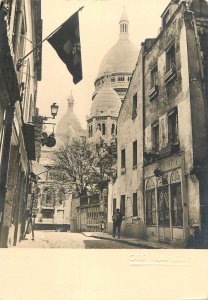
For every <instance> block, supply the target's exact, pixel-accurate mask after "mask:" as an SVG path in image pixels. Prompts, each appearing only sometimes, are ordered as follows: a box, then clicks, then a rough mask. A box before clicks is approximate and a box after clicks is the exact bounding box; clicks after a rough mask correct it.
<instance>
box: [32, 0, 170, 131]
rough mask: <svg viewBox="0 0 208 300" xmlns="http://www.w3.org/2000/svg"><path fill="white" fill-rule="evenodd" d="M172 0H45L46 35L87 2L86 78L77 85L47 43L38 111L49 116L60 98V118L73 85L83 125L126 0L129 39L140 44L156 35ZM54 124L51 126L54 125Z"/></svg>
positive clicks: (83, 25) (83, 15)
mask: <svg viewBox="0 0 208 300" xmlns="http://www.w3.org/2000/svg"><path fill="white" fill-rule="evenodd" d="M169 2H170V1H169V0H42V19H43V38H44V37H45V36H47V35H48V34H50V33H51V32H52V31H53V30H54V29H55V28H57V27H58V26H59V25H60V24H62V23H63V22H64V21H65V20H66V19H67V18H68V17H69V16H70V15H72V14H73V13H74V12H75V11H77V10H78V9H79V8H80V7H81V6H83V5H84V8H83V10H82V11H81V12H80V13H79V20H80V36H81V49H82V67H83V80H82V81H80V82H79V83H78V84H77V85H74V83H73V80H72V76H71V74H70V73H69V72H68V70H67V68H66V66H65V64H64V63H63V62H62V61H61V60H60V58H59V57H58V55H57V54H56V52H55V50H54V49H53V48H52V47H51V45H50V44H49V43H48V42H47V41H46V42H44V43H43V60H42V61H43V63H42V81H41V82H40V83H39V90H38V103H37V105H38V107H39V108H40V114H42V115H47V116H50V105H51V104H52V103H53V102H56V103H58V104H59V113H58V117H57V118H56V122H58V120H59V119H60V117H61V116H62V115H63V114H64V113H65V112H66V109H67V101H66V99H67V97H68V95H69V94H70V91H71V90H72V93H73V96H74V98H75V106H74V112H75V114H76V115H77V117H78V118H79V120H80V122H81V125H82V127H83V128H86V116H87V115H88V114H89V111H90V106H91V102H92V100H91V96H92V93H93V91H94V80H95V78H96V76H97V72H98V69H99V65H100V63H101V60H102V58H103V56H104V55H105V54H106V52H107V51H108V50H109V49H110V48H111V47H112V46H113V45H114V44H115V43H116V42H117V40H118V38H119V20H120V16H121V13H122V11H123V6H125V8H126V12H127V15H128V18H129V22H130V23H129V33H130V40H131V41H132V42H133V43H134V44H135V45H136V46H138V49H139V48H140V44H141V42H142V41H144V40H145V39H146V38H150V37H156V36H157V34H158V30H159V27H160V26H161V19H160V16H161V14H162V12H163V11H164V9H165V8H166V6H167V5H168V3H169ZM51 129H52V128H51Z"/></svg>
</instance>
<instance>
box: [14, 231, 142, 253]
mask: <svg viewBox="0 0 208 300" xmlns="http://www.w3.org/2000/svg"><path fill="white" fill-rule="evenodd" d="M14 248H56V249H57V248H67V249H135V248H138V246H137V245H135V244H125V243H120V242H119V241H118V240H117V239H116V240H115V239H111V240H109V239H102V238H99V237H95V236H90V235H84V234H82V233H72V232H56V231H46V230H37V231H35V239H34V241H33V240H32V236H31V234H29V235H27V236H26V239H24V240H22V241H21V242H19V243H18V244H17V246H16V247H14Z"/></svg>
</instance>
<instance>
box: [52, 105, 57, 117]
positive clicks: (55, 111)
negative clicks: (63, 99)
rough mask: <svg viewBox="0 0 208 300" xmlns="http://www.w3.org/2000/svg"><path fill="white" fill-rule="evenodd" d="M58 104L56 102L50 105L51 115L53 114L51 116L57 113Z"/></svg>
mask: <svg viewBox="0 0 208 300" xmlns="http://www.w3.org/2000/svg"><path fill="white" fill-rule="evenodd" d="M58 108H59V107H58V105H57V104H56V103H53V104H52V105H51V115H52V116H53V117H55V116H56V115H57V113H58Z"/></svg>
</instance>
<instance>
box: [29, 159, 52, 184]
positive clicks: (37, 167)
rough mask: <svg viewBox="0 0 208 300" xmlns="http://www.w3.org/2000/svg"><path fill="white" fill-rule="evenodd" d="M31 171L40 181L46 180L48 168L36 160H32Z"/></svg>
mask: <svg viewBox="0 0 208 300" xmlns="http://www.w3.org/2000/svg"><path fill="white" fill-rule="evenodd" d="M32 173H33V174H34V175H35V176H38V177H39V179H41V180H42V181H47V177H48V169H47V168H45V167H44V166H43V165H41V164H40V163H38V162H37V161H32Z"/></svg>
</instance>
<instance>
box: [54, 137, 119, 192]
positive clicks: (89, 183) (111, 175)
mask: <svg viewBox="0 0 208 300" xmlns="http://www.w3.org/2000/svg"><path fill="white" fill-rule="evenodd" d="M116 160H117V141H116V139H115V138H113V139H112V140H111V141H110V142H105V141H104V140H103V139H102V138H100V139H99V141H98V142H97V143H96V144H95V143H89V142H87V141H86V140H83V139H74V140H72V142H71V143H65V144H64V145H62V146H61V147H60V148H59V149H58V150H57V151H55V153H54V159H53V161H54V163H53V167H52V172H53V177H54V178H55V179H56V180H58V181H60V182H61V183H62V184H63V183H67V184H70V185H71V186H72V188H73V187H74V188H75V190H76V192H77V193H78V195H79V197H82V196H86V195H89V194H95V193H96V192H98V191H99V192H101V194H102V192H103V189H104V188H107V185H108V182H109V181H110V180H115V178H116Z"/></svg>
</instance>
